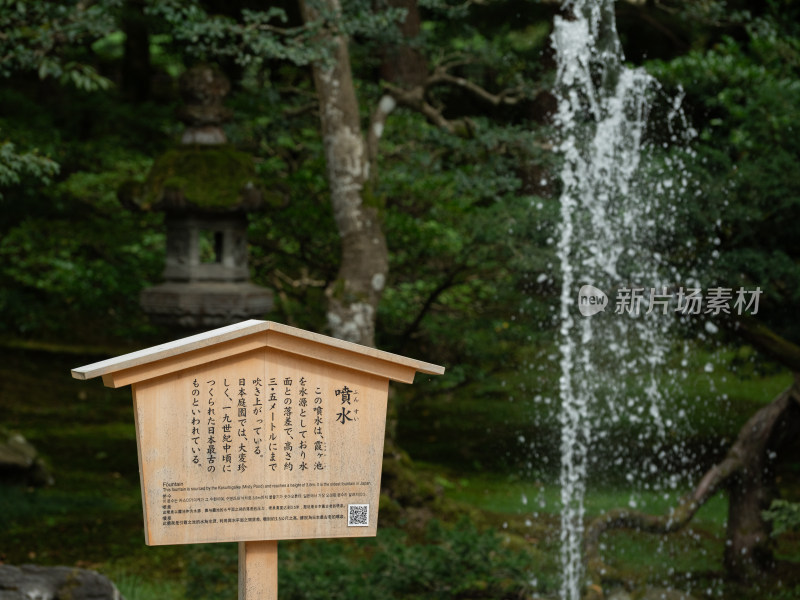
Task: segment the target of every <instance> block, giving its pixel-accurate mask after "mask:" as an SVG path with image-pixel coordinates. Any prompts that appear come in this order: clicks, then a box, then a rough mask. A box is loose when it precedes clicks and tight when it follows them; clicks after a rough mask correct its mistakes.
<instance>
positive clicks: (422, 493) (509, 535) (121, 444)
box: [0, 347, 800, 600]
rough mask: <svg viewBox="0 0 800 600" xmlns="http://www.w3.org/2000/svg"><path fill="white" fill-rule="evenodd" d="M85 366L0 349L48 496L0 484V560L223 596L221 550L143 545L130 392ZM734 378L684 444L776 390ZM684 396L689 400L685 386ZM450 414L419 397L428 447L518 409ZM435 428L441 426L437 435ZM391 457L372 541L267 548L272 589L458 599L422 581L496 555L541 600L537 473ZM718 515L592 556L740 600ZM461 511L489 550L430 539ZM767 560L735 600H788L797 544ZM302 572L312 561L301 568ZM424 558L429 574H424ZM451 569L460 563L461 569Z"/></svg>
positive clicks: (548, 574)
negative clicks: (430, 427)
mask: <svg viewBox="0 0 800 600" xmlns="http://www.w3.org/2000/svg"><path fill="white" fill-rule="evenodd" d="M100 358H102V357H101V356H92V355H87V354H73V353H68V352H65V351H64V348H59V349H58V351H53V349H52V348H48V349H39V350H35V349H20V348H8V347H4V348H0V365H1V366H0V409H1V410H2V411H3V412H2V414H3V421H2V422H3V425H4V426H5V427H7V428H9V429H13V430H18V431H20V432H21V433H22V434H23V435H24V436H25V437H26V438H27V439H28V440H29V441H30V442H31V443H33V444H34V445H35V446H36V447H37V448H38V449H39V451H40V453H41V454H42V455H43V456H44V458H45V459H46V460H47V462H48V464H49V466H50V467H51V469H52V472H53V474H54V476H55V479H56V483H55V485H54V486H52V487H49V488H37V489H34V488H26V487H20V486H5V487H0V531H2V534H0V561H2V562H5V563H8V564H23V563H31V562H33V563H37V564H44V565H56V564H66V565H76V566H82V567H89V568H95V569H98V570H100V571H101V572H104V573H106V574H108V575H109V576H111V577H112V578H113V579H114V580H116V581H117V582H118V583H119V584H120V587H121V589H122V590H123V592H124V593H125V595H126V597H127V598H128V600H144V599H148V598H159V599H165V600H172V599H174V600H179V599H184V598H193V600H196V599H198V598H209V599H211V598H226V597H232V595H233V594H234V592H233V589H234V587H232V585H233V584H232V582H233V581H235V577H236V547H235V545H233V544H220V545H194V546H161V547H147V546H145V544H144V540H143V534H142V512H141V494H140V489H139V477H138V465H137V458H136V446H135V437H134V425H133V411H132V406H131V399H130V391H129V390H128V389H126V388H125V389H120V390H112V389H108V388H105V387H103V386H102V384H101V383H100V382H98V381H92V382H79V381H77V380H74V379H72V378H71V377H70V374H69V371H70V369H71V368H73V367H75V366H78V365H82V364H87V363H90V362H93V361H95V360H98V359H100ZM748 377H749V378H748V379H747V380H740V381H731V380H728V381H726V382H722V381H719V380H718V381H716V382H715V383H714V385H713V386H711V387H713V389H714V394H717V393H718V392H719V387H720V386H722V385H726V386H728V389H729V399H730V402H731V404H732V406H734V407H735V408H734V409H732V410H733V411H734V412H735V413H736V414H737V415H739V413H741V415H740V416H737V417H736V418H731V417H730V415H728V416H726V417H725V418H723V417H721V416H720V415H718V414H717V415H709V417H708V418H707V419H706V421H705V422H707V423H709V425H708V427H707V428H706V429H705V430H701V431H699V432H697V431H696V432H695V435H699V436H703V435H706V436H711V437H712V438H713V439H715V440H716V439H717V438H718V436H719V435H720V434H724V435H726V436H728V437H730V436H732V435H735V433H736V427H737V425H736V424H737V423H738V422H739V421H740V420H741V418H744V417H746V414H747V413H748V412H749V411H751V410H752V407H753V403H752V401H750V400H748V398H750V397H751V396H752V395H756V393H758V396H759V397H761V398H764V400H763V401H766V400H768V399H769V398H771V396H772V394H773V392H775V391H776V390H778V389H779V388H780V387H781V386H782V385H784V384H785V381H784V379H785V377H784V376H783V375H781V374H778V373H760V374H753V375H752V376H748ZM696 389H700V392H698V393H700V394H702V393H704V392H702V386H700V384H698V387H696ZM710 390H711V388H709V393H710ZM498 402H499V401H498ZM455 404H456V403H455V402H453V403H447V402H436V401H432V402H431V403H430V405H429V406H428V408H427V410H428V414H427V415H426V416H425V418H427V419H429V420H430V419H436V420H438V422H439V427H438V428H437V430H436V436H437V444H438V446H439V447H442V448H443V447H446V446H447V445H450V446H453V447H457V446H458V445H459V444H460V442H461V439H462V436H463V435H464V433H463V426H464V425H465V424H466V425H469V426H472V427H473V434H474V435H476V436H477V435H479V433H480V429H481V428H482V429H483V430H485V429H486V428H487V427H489V428H493V430H494V431H495V432H496V431H502V430H503V428H504V427H505V428H506V430H507V431H508V435H509V436H510V437H511V438H512V439H513V438H514V436H516V431H515V430H514V428H513V427H507V426H504V420H511V421H512V422H518V421H519V420H520V419H521V418H523V415H524V414H525V413H526V412H527V411H529V410H530V406H523V405H522V404H521V403H520V404H515V403H513V402H504V403H499V404H498V406H497V407H496V409H502V410H495V411H494V412H491V411H488V410H483V408H485V406H483V405H481V404H480V403H477V402H476V403H474V404H471V403H470V399H469V397H463V398H459V400H458V409H459V411H458V412H459V413H460V414H461V422H460V424H458V426H457V425H456V421H455V419H456V417H455V415H453V416H452V417H448V416H447V415H449V414H450V412H451V411H452V410H454V405H455ZM742 406H744V407H742ZM739 408H741V410H739ZM745 408H746V409H747V410H745ZM473 410H474V411H475V412H476V413H480V416H479V417H475V416H470V418H469V419H465V417H464V415H467V414H469V415H472V412H470V411H473ZM481 411H483V412H481ZM409 418H410V417H409V415H408V413H407V412H406V413H404V412H403V411H401V414H400V419H401V424H402V421H403V419H406V420H407V423H406V427H407V426H408V419H409ZM420 418H422V415H420ZM450 418H452V419H453V421H452V423H453V424H452V425H451V426H450V427H447V426H444V425H442V423H446V422H448V421H447V419H450ZM514 427H516V425H515V426H514ZM401 429H402V427H401ZM401 443H402V444H403V447H404V448H406V449H408V450H410V451H411V455H412V456H413V455H414V454H417V455H426V456H427V455H428V453H429V452H430V450H429V449H428V448H427V446H426V442H425V439H424V438H423V437H422V435H421V436H420V437H418V438H413V437H410V438H408V437H407V439H406V440H405V441H403V439H402V438H401ZM388 450H390V453H391V449H388ZM398 452H399V450H398ZM399 456H400V458H399V459H397V460H395V461H394V462H393V463H391V464H387V466H386V468H385V474H384V479H385V481H384V483H386V484H387V486H389V487H393V488H394V491H393V492H392V496H393V497H389V496H384V497H383V498H382V505H381V530H380V533H379V537H378V539H377V540H371V539H366V540H361V541H358V540H344V541H342V540H325V541H314V542H286V543H281V550H280V556H281V563H280V564H281V567H280V568H281V573H282V575H281V578H282V579H281V581H282V582H285V585H284V584H283V583H282V584H281V585H282V589H285V590H286V592H287V593H291V594H292V596H291V597H310V596H307V594H308V593H311V592H309V591H308V590H306V591H303V590H305V588H304V587H303V586H304V585H305V579H307V577H306V578H305V579H304V578H303V573H306V572H311V571H313V573H314V577H316V578H317V579H318V582H319V585H321V586H323V587H324V582H325V581H329V582H334V583H335V585H340V586H342V589H350V590H353V589H361V587H363V589H364V590H365V593H366V591H369V590H372V593H382V594H395V593H396V594H400V595H396V596H395V595H391V596H387V597H407V598H439V597H441V598H449V597H459V596H458V595H457V594H456V593H455V592H453V591H452V590H453V589H454V588H448V587H447V586H452V585H455V584H454V583H453V582H452V581H451V582H447V584H446V585H443V587H441V588H437V587H436V586H435V585H433V584H432V583H431V581H433V580H436V581H439V580H441V579H442V578H443V577H445V574H444V573H446V568H447V567H446V565H447V564H450V563H451V562H452V561H455V560H462V559H463V560H473V561H477V562H480V561H483V560H488V558H486V557H489V556H495V557H497V556H498V553H500V555H501V556H500V557H501V558H502V560H500V561H499V562H497V563H496V564H495V566H494V567H493V568H495V569H496V570H497V572H498V573H499V572H501V571H502V572H503V573H506V572H507V573H516V575H513V577H518V578H522V579H525V578H526V577H527V578H528V579H527V580H526V582H523V583H524V584H525V585H526V586H527V587H526V588H524V589H527V591H526V592H525V594H526V595H524V596H522V597H536V596H537V595H538V596H541V597H555V595H556V594H557V590H558V574H557V573H558V543H559V542H558V527H559V518H558V506H559V498H558V489H557V487H556V486H555V485H554V483H553V482H552V481H551V480H549V479H548V478H547V477H545V476H544V475H545V474H541V477H539V478H537V477H528V476H527V475H526V476H520V475H519V474H518V473H517V472H515V471H513V470H510V469H506V470H503V469H500V468H491V469H487V468H482V469H481V468H476V465H475V464H474V462H473V461H467V462H466V467H465V466H464V464H461V465H459V464H458V461H457V460H454V459H453V458H452V456H450V457H444V456H443V457H442V458H443V460H439V461H431V460H430V459H428V461H427V462H425V463H421V462H415V463H411V462H410V461H409V459H408V457H407V456H405V455H402V453H400V454H399ZM796 462H797V461H796V458H795V459H794V460H790V461H787V462H786V463H785V464H784V466H783V467H782V471H781V476H782V478H783V482H782V485H783V486H784V487H787V486H788V487H792V486H793V485H794V486H795V487H796V481H797V466H798V465H797V464H796ZM793 482H794V484H793ZM629 499H630V492H629V490H628V489H627V487H625V486H623V485H620V484H618V483H615V482H614V481H611V482H609V483H607V484H606V485H604V486H600V487H597V488H594V489H592V491H591V493H590V494H589V496H588V498H587V511H588V513H589V516H592V515H594V514H598V513H599V512H601V511H603V510H606V509H608V508H612V507H617V506H624V505H626V504H627V502H628V501H629ZM640 501H643V502H644V503H645V504H646V507H647V510H648V511H652V512H662V511H664V510H666V509H667V508H668V507H669V506H670V503H671V501H672V498H664V497H663V494H656V493H653V494H650V495H649V496H647V495H645V496H644V497H640ZM409 507H411V510H409ZM726 510H727V503H726V499H725V497H724V495H719V496H718V497H716V498H715V499H714V500H713V501H711V502H710V503H709V504H708V505H707V506H706V507H704V508H703V509H702V510H701V512H700V513H699V514H698V516H697V518H696V519H695V520H694V521H693V522H692V524H691V527H690V528H687V529H686V530H684V531H683V532H681V533H679V534H676V535H673V536H670V537H667V538H661V537H653V536H649V535H646V534H637V533H631V532H614V533H613V534H610V535H609V536H607V539H606V540H605V544H606V546H605V550H604V552H605V553H606V559H607V560H608V563H609V564H610V565H611V566H613V567H614V568H616V569H618V571H619V572H620V574H621V578H622V580H621V582H620V585H628V586H638V585H642V584H644V583H646V584H648V585H658V586H662V587H663V586H668V587H675V588H677V589H683V590H690V591H691V592H692V593H693V594H694V595H695V596H697V597H698V598H721V597H722V598H741V597H745V596H743V595H742V593H744V592H743V588H741V587H737V584H735V583H733V582H728V581H726V580H725V579H724V576H723V570H722V553H723V550H724V522H725V515H726ZM465 516H466V517H467V518H468V519H469V520H471V521H472V522H474V523H476V524H477V525H478V527H479V528H484V529H488V530H492V531H495V532H497V534H498V536H499V537H498V538H497V539H498V540H499V541H498V542H497V543H498V544H499V545H497V546H492V545H491V544H489V542H485V540H484V538H480V537H476V536H477V535H478V534H476V533H470V530H469V529H466V530H460V529H458V528H457V527H456V528H454V529H453V530H452V533H447V534H442V533H435V532H434V534H432V533H431V530H430V529H429V527H430V525H429V523H430V519H431V518H432V517H437V518H439V519H442V520H444V521H445V522H447V523H450V524H453V523H456V522H457V521H458V520H459V519H461V518H464V517H465ZM404 532H405V533H404ZM431 535H433V536H434V537H433V538H431ZM437 535H438V536H439V537H436V536H437ZM432 540H433V541H432ZM470 540H471V541H470ZM482 540H484V541H482ZM461 543H468V544H472V545H478V546H480V545H481V544H484V543H485V544H489V545H488V546H486V554H482V555H475V556H470V557H466V558H465V557H461V558H458V557H459V556H461V555H460V554H458V553H459V552H460V550H458V544H461ZM492 543H494V542H492ZM431 544H433V546H432V545H431ZM405 548H408V549H409V550H408V551H406V550H403V549H405ZM435 548H442V549H443V550H442V551H443V552H444V554H437V552H439V551H438V550H437V551H436V552H433V550H434V549H435ZM447 548H449V549H450V550H447ZM501 549H502V551H501ZM448 552H451V553H450V554H448ZM398 553H399V555H400V556H401V557H400V558H398V559H397V560H396V561H394V562H392V561H391V560H390V559H389V558H388V557H389V556H393V555H395V554H398ZM453 553H455V554H453ZM776 556H777V557H778V558H779V559H781V560H782V561H785V562H782V563H780V564H778V565H777V567H776V569H775V571H774V573H773V575H772V576H771V577H770V578H769V579H768V580H767V581H765V582H762V583H760V584H758V586H757V587H756V588H754V587H753V586H752V585H751V586H750V587H748V588H747V592H746V594H745V595H746V597H748V598H786V599H787V600H788V599H789V598H794V597H797V596H794V595H792V594H795V593H796V591H797V589H800V588H798V587H797V586H800V575H798V571H800V569H798V568H797V565H798V562H800V536H798V534H792V533H789V534H784V535H782V536H781V537H780V538H778V539H777V540H776ZM512 557H517V558H519V559H520V560H521V561H522V560H523V559H524V562H525V564H526V565H528V566H527V567H526V568H527V569H529V570H528V572H527V575H524V571H520V570H515V569H519V565H518V563H516V562H514V561H515V560H516V559H515V558H512ZM498 560H499V559H498ZM309 561H315V562H314V563H313V564H314V565H315V566H313V567H312V563H311V562H309ZM387 561H389V562H388V563H387ZM437 561H439V562H437ZM430 562H433V563H436V565H435V566H436V568H440V569H443V570H442V571H441V573H439V572H438V571H435V569H434V570H433V571H432V570H431V569H430V568H427V570H426V566H425V565H426V564H427V563H430ZM439 563H441V564H439ZM466 564H467V563H464V565H462V566H461V567H460V568H461V569H469V570H470V571H475V570H476V567H474V566H465V565H466ZM469 564H470V565H472V564H473V563H469ZM358 569H384V571H385V578H396V579H392V585H396V586H397V587H396V588H395V587H391V586H389V587H386V586H388V585H389V584H388V582H387V581H382V580H381V578H377V579H375V580H370V581H366V580H365V579H364V580H363V581H362V583H363V585H362V583H359V581H361V579H359V576H358V574H357V573H356V571H357V570H358ZM310 570H311V571H310ZM437 573H439V574H437ZM520 573H523V575H524V576H523V575H520ZM508 577H512V575H508ZM404 578H406V579H404ZM362 579H363V578H362ZM518 583H519V582H518ZM534 583H535V585H532V584H534ZM332 585H333V584H332ZM515 585H516V584H515ZM359 586H361V587H359ZM403 586H406V587H403ZM414 586H417V587H414ZM470 586H471V587H470V588H469V594H473V596H472V597H502V594H505V593H511V591H510V590H516V592H514V593H520V592H519V590H520V589H523V588H519V587H517V588H515V587H514V586H513V585H511V583H509V580H507V579H502V578H501V579H499V580H494V579H492V578H491V577H488V576H486V577H484V576H483V575H476V576H475V578H473V579H471V580H470ZM482 586H483V587H482ZM493 586H494V587H493ZM395 589H396V590H401V589H405V590H408V589H416V590H417V592H414V593H412V594H411V595H408V593H400V592H399V591H398V592H395V591H392V590H395ZM481 589H483V591H481ZM448 590H450V591H448ZM492 590H494V591H492ZM498 590H500V591H498ZM503 590H504V591H503ZM459 593H460V592H459ZM303 594H306V596H304V595H303ZM448 594H450V595H448ZM481 594H482V595H481ZM492 594H496V596H492Z"/></svg>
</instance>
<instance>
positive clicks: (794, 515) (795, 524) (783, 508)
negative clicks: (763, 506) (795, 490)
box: [761, 500, 800, 537]
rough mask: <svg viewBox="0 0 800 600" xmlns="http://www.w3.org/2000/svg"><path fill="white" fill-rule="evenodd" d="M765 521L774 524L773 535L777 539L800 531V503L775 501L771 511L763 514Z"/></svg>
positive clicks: (771, 505) (770, 508)
mask: <svg viewBox="0 0 800 600" xmlns="http://www.w3.org/2000/svg"><path fill="white" fill-rule="evenodd" d="M761 515H762V516H763V517H764V520H766V521H771V522H772V535H773V536H775V537H777V536H779V535H781V534H782V533H786V532H787V531H800V503H798V502H789V501H787V500H773V501H772V504H770V507H769V510H765V511H763V512H762V513H761Z"/></svg>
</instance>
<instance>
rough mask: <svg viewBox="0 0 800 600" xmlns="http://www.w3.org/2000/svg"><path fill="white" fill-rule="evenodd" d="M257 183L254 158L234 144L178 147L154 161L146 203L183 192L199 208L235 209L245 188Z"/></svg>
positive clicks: (151, 203) (148, 181) (184, 197)
mask: <svg viewBox="0 0 800 600" xmlns="http://www.w3.org/2000/svg"><path fill="white" fill-rule="evenodd" d="M254 183H255V172H254V168H253V159H252V157H251V156H250V155H248V154H245V153H244V152H239V151H237V150H235V149H233V148H231V147H230V146H217V147H213V148H201V147H196V146H192V147H187V148H178V149H174V150H169V151H167V152H165V153H164V154H162V155H161V156H160V157H158V158H157V159H156V160H155V162H154V163H153V168H152V169H151V170H150V175H149V176H148V178H147V183H146V184H145V186H146V191H145V194H146V197H145V199H144V200H145V201H144V205H145V206H146V207H151V206H153V205H156V204H159V203H160V202H161V201H162V200H163V199H164V196H165V194H166V193H173V194H174V193H179V194H180V195H181V196H182V197H183V199H184V200H185V201H186V202H188V203H190V204H193V205H195V206H197V207H199V208H208V209H229V208H235V207H236V206H238V205H239V203H240V201H241V191H242V189H243V188H244V187H245V186H247V185H254Z"/></svg>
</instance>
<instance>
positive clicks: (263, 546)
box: [239, 540, 278, 600]
mask: <svg viewBox="0 0 800 600" xmlns="http://www.w3.org/2000/svg"><path fill="white" fill-rule="evenodd" d="M239 600H278V542H277V540H269V541H265V542H239Z"/></svg>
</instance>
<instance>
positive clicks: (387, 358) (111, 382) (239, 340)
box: [72, 320, 444, 387]
mask: <svg viewBox="0 0 800 600" xmlns="http://www.w3.org/2000/svg"><path fill="white" fill-rule="evenodd" d="M258 348H275V349H277V350H282V351H284V352H290V353H293V354H298V355H302V356H306V357H308V358H309V359H313V360H319V361H322V362H327V363H332V364H336V365H339V366H342V367H346V368H351V369H355V370H357V371H364V372H368V373H372V374H374V375H379V376H382V377H386V378H387V379H392V380H394V381H401V382H404V383H412V382H413V381H414V375H415V374H416V372H420V373H426V374H429V375H441V374H442V373H444V367H441V366H439V365H434V364H431V363H426V362H422V361H419V360H415V359H413V358H406V357H405V356H400V355H398V354H392V353H390V352H383V351H382V350H376V349H374V348H370V347H368V346H362V345H360V344H354V343H352V342H345V341H342V340H339V339H336V338H332V337H328V336H325V335H320V334H317V333H311V332H309V331H304V330H302V329H297V328H296V327H289V326H288V325H282V324H281V323H275V322H273V321H258V320H249V321H244V322H242V323H237V324H236V325H229V326H227V327H221V328H219V329H214V330H212V331H207V332H205V333H200V334H198V335H193V336H190V337H186V338H182V339H179V340H175V341H173V342H168V343H166V344H161V345H159V346H153V347H152V348H145V349H144V350H139V351H137V352H132V353H130V354H124V355H122V356H117V357H116V358H109V359H108V360H103V361H100V362H97V363H94V364H91V365H86V366H84V367H78V368H77V369H73V370H72V376H73V377H74V378H76V379H91V378H93V377H102V378H103V383H104V384H105V385H107V386H109V387H122V386H125V385H129V384H131V383H137V382H139V381H144V380H146V379H152V378H153V377H159V376H161V375H166V374H168V373H172V372H175V371H178V370H181V369H186V368H190V367H193V366H197V365H201V364H205V363H208V362H211V361H212V360H218V359H220V358H226V357H228V356H233V355H236V354H239V353H242V352H247V351H250V350H256V349H258Z"/></svg>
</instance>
